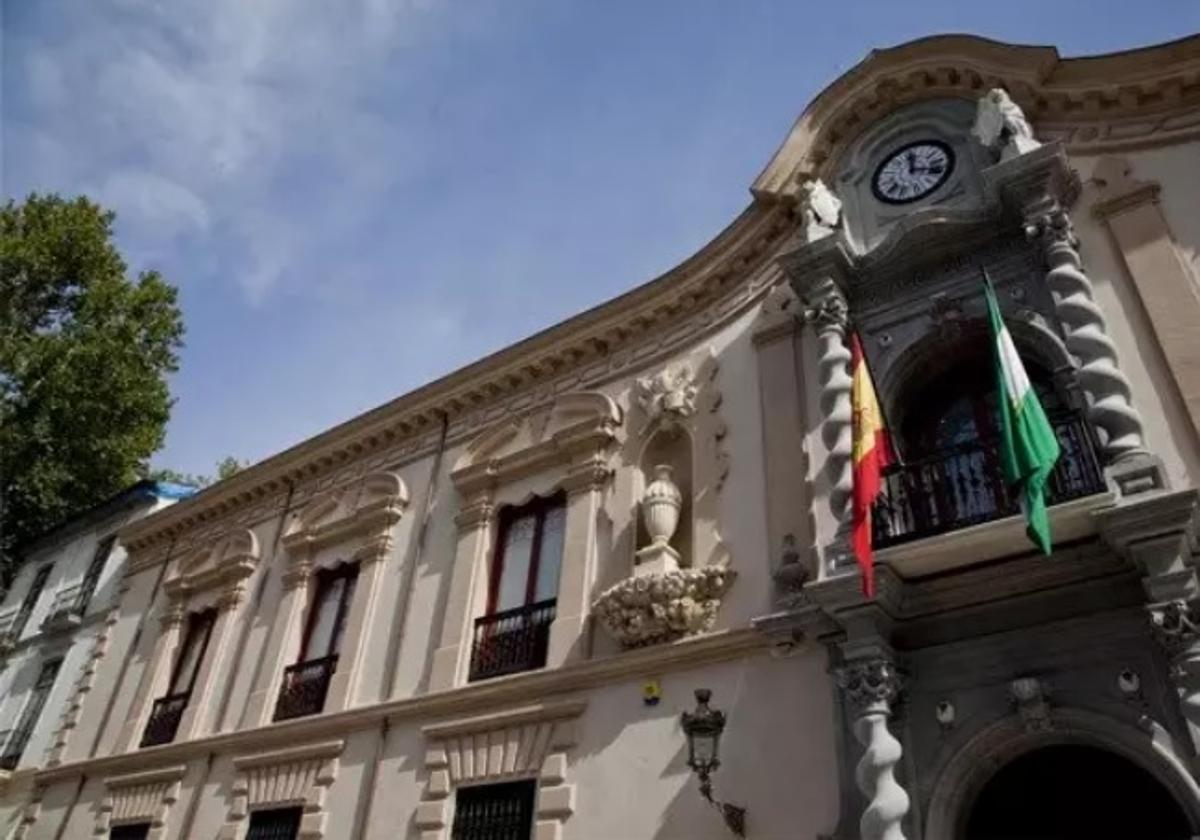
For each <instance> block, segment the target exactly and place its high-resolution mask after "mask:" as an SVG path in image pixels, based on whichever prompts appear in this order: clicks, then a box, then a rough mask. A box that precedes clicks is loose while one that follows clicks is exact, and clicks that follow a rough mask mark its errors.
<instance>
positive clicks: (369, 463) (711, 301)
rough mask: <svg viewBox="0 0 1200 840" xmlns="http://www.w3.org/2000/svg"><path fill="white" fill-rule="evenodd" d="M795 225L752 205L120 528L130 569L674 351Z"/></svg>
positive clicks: (730, 308)
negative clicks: (647, 265) (658, 266)
mask: <svg viewBox="0 0 1200 840" xmlns="http://www.w3.org/2000/svg"><path fill="white" fill-rule="evenodd" d="M793 224H794V220H793V213H792V211H791V210H790V209H789V208H783V207H771V206H760V205H758V204H754V205H751V206H750V207H748V208H747V209H746V210H745V211H743V213H742V214H741V215H740V216H739V217H738V218H737V219H736V220H735V221H734V222H733V223H732V224H731V225H730V226H729V227H728V228H726V230H725V231H723V232H722V233H721V234H719V235H718V236H717V237H716V238H715V239H713V240H712V241H711V242H709V243H708V244H707V245H706V246H704V247H703V248H702V249H701V250H700V251H699V252H698V253H696V254H695V255H693V256H692V257H690V258H689V259H688V260H686V261H685V262H684V263H682V264H681V265H679V266H678V267H676V268H674V269H672V270H671V271H668V272H667V273H666V274H664V275H662V276H661V277H659V278H657V279H655V280H652V281H651V282H649V283H647V284H645V285H643V286H641V287H640V288H637V289H635V290H634V291H632V292H629V293H627V294H625V295H622V296H621V297H618V298H616V299H614V300H612V301H610V302H609V303H607V304H605V305H602V306H600V307H597V308H595V309H593V310H589V311H587V312H584V313H582V314H580V315H577V316H575V317H573V318H571V319H568V320H567V321H564V322H562V323H560V324H558V325H556V326H554V327H551V328H549V329H547V330H545V331H543V332H542V333H539V334H538V335H535V336H533V337H532V338H529V339H526V340H524V341H522V342H519V343H518V344H515V345H513V346H511V347H509V348H506V349H504V350H501V351H500V352H498V353H495V354H493V355H492V356H489V357H487V358H484V359H482V360H480V361H478V362H475V363H473V364H471V365H468V366H467V367H465V368H462V369H461V370H459V371H456V372H455V373H452V374H450V375H448V376H446V377H443V378H442V379H439V380H436V381H434V382H432V383H430V384H428V385H425V386H423V387H421V388H418V389H417V390H415V391H412V392H410V393H408V394H406V395H404V396H401V397H398V398H397V399H395V400H393V401H391V402H389V403H387V404H385V405H383V406H380V407H379V408H376V409H374V410H372V411H369V412H367V413H366V414H363V415H360V416H359V417H356V418H354V419H353V420H350V421H348V422H347V423H343V424H342V425H340V426H337V427H335V428H333V429H330V430H328V431H326V432H324V433H322V434H319V435H317V436H316V437H313V438H311V439H309V440H307V441H305V442H303V443H301V444H299V445H297V446H294V447H292V448H291V449H288V450H286V451H284V452H282V453H280V454H279V455H276V456H274V457H272V458H269V459H267V460H266V461H263V462H261V463H259V464H255V465H252V466H251V467H248V468H247V469H245V470H243V471H241V472H239V473H238V474H237V475H235V476H233V477H232V478H230V479H227V480H226V481H222V482H220V483H219V484H216V485H214V486H213V487H211V488H209V489H206V490H204V491H203V492H201V493H198V494H196V495H195V496H193V497H191V498H189V499H185V500H183V501H182V502H179V503H177V504H175V505H172V506H170V507H169V508H166V509H164V510H163V511H161V512H158V513H155V514H154V515H152V516H149V517H146V518H145V519H143V520H140V521H139V522H137V523H134V524H131V525H129V526H126V527H125V528H124V529H122V531H121V539H122V543H123V544H124V545H125V546H126V547H127V548H128V550H129V551H130V553H131V555H136V560H135V561H134V562H136V563H138V564H140V565H141V566H145V565H150V564H152V563H153V562H154V560H153V559H152V558H153V556H159V555H160V553H161V552H162V551H163V550H164V548H165V547H166V546H167V545H168V544H169V543H170V542H171V540H172V539H179V538H183V539H185V540H190V539H193V538H194V535H198V534H201V533H203V532H204V531H206V530H207V529H209V528H210V527H212V526H214V525H216V524H219V523H221V522H222V521H227V519H228V518H230V517H232V518H233V519H234V521H236V522H237V523H239V524H240V523H242V522H246V523H253V522H255V521H260V520H262V519H266V518H269V516H270V515H271V514H272V513H274V512H276V511H277V510H278V509H279V508H280V507H281V506H282V505H283V503H284V499H285V498H286V496H287V493H288V488H289V486H291V487H293V488H294V489H295V493H296V494H297V495H301V494H302V493H303V492H305V490H306V488H317V487H322V486H329V485H338V484H341V483H344V482H345V481H346V480H349V479H350V478H351V477H352V475H354V474H361V470H363V469H364V468H365V469H371V468H381V467H383V466H385V465H389V466H390V465H394V464H395V463H397V462H401V461H407V460H411V459H415V458H418V457H422V456H423V455H424V454H425V453H426V452H428V451H432V450H433V449H435V448H436V447H437V445H438V441H439V439H440V438H441V427H442V424H443V421H445V422H446V425H447V429H446V443H447V445H456V444H458V443H459V442H460V441H463V440H467V439H470V438H471V437H474V436H476V435H478V434H479V432H480V430H481V429H484V428H487V427H488V426H490V425H493V424H495V423H496V422H497V421H499V420H501V419H503V418H504V417H508V416H512V415H513V414H519V413H522V412H525V411H527V410H529V409H531V408H534V407H536V406H539V405H545V404H547V403H549V402H551V401H552V400H553V398H554V395H555V394H562V393H565V392H568V391H574V390H582V389H587V388H594V387H596V386H598V385H601V384H603V383H605V382H608V381H611V380H613V379H616V378H620V377H624V376H626V375H628V374H629V373H630V372H631V371H640V370H641V369H642V368H643V365H645V364H650V363H653V362H654V361H655V360H657V359H661V358H665V357H667V356H669V355H672V354H675V353H678V352H679V350H680V349H683V348H686V347H688V346H691V345H693V344H695V343H697V342H698V341H699V340H700V339H702V338H703V337H705V336H707V335H710V334H711V333H713V332H714V331H716V330H718V329H721V328H722V327H724V326H725V325H726V324H729V323H731V322H732V321H733V320H735V319H736V318H737V317H739V316H740V315H741V314H742V313H743V312H745V311H746V310H747V309H748V308H749V307H751V306H753V305H755V304H756V303H757V302H758V300H759V299H760V298H761V297H762V296H763V295H764V294H765V293H766V291H767V289H768V288H770V286H771V285H772V284H773V283H774V282H775V281H776V280H777V278H778V276H779V275H778V269H777V268H776V267H775V266H774V265H773V264H772V261H771V260H772V257H773V255H774V252H775V249H776V248H777V247H778V246H779V245H780V244H781V243H782V242H783V240H784V238H785V237H786V236H787V234H788V233H789V232H790V231H791V230H792V228H793ZM293 501H296V500H295V499H293Z"/></svg>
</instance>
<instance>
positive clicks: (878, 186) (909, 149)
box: [871, 140, 954, 204]
mask: <svg viewBox="0 0 1200 840" xmlns="http://www.w3.org/2000/svg"><path fill="white" fill-rule="evenodd" d="M953 171H954V150H953V149H951V148H950V147H949V146H948V145H946V144H945V143H943V142H942V141H941V140H917V141H916V142H914V143H909V144H908V145H906V146H901V147H900V148H899V149H896V151H894V152H892V153H891V154H890V155H888V156H887V157H886V158H884V160H883V163H881V164H879V168H878V169H876V170H875V176H874V177H873V178H872V179H871V192H873V193H874V194H875V197H876V198H877V199H879V200H880V201H882V202H885V203H887V204H911V203H912V202H914V201H920V200H921V199H922V198H924V197H925V196H927V195H929V194H931V193H933V192H934V191H935V190H937V188H938V187H940V186H941V185H942V184H944V183H946V179H947V178H949V177H950V173H951V172H953Z"/></svg>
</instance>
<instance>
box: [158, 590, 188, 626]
mask: <svg viewBox="0 0 1200 840" xmlns="http://www.w3.org/2000/svg"><path fill="white" fill-rule="evenodd" d="M186 617H187V610H185V609H184V608H183V600H182V599H181V598H172V599H171V600H170V602H169V603H168V604H167V606H166V608H165V609H164V610H163V611H162V614H161V615H160V616H159V617H158V621H159V624H160V625H161V626H162V629H163V630H164V631H167V630H174V629H177V628H179V627H182V626H183V621H184V619H185V618H186Z"/></svg>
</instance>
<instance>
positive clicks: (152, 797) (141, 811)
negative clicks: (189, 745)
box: [94, 765, 187, 840]
mask: <svg viewBox="0 0 1200 840" xmlns="http://www.w3.org/2000/svg"><path fill="white" fill-rule="evenodd" d="M186 772H187V767H186V766H184V765H179V766H175V767H164V768H162V769H158V770H151V771H149V772H145V773H133V774H130V775H127V776H112V777H109V778H107V779H105V780H104V787H105V794H104V798H103V799H101V800H100V807H99V808H98V809H97V811H96V828H95V831H94V833H95V835H96V836H97V837H107V836H108V833H109V831H110V830H111V829H112V827H114V826H119V825H129V824H130V823H150V831H149V833H148V834H147V835H146V836H147V838H148V840H163V838H165V837H166V834H167V817H168V815H169V814H170V811H171V806H172V805H174V804H175V802H176V801H178V799H179V787H180V783H181V781H182V780H183V777H184V774H185V773H186Z"/></svg>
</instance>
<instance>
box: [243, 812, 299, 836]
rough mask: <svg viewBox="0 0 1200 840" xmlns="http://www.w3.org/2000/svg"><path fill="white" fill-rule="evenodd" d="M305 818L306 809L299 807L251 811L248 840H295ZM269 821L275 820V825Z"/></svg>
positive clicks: (247, 828)
mask: <svg viewBox="0 0 1200 840" xmlns="http://www.w3.org/2000/svg"><path fill="white" fill-rule="evenodd" d="M303 817H304V809H303V808H302V807H300V806H299V805H294V806H289V807H286V808H262V809H258V810H254V811H251V812H250V816H249V819H248V820H247V825H246V840H294V838H295V837H296V836H298V835H299V833H300V821H301V819H303ZM268 820H274V823H273V824H272V823H270V822H268ZM264 823H266V824H264Z"/></svg>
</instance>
